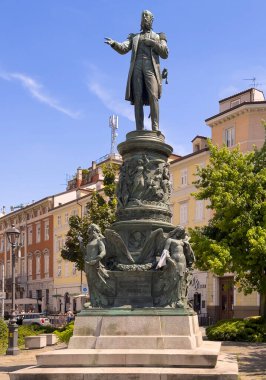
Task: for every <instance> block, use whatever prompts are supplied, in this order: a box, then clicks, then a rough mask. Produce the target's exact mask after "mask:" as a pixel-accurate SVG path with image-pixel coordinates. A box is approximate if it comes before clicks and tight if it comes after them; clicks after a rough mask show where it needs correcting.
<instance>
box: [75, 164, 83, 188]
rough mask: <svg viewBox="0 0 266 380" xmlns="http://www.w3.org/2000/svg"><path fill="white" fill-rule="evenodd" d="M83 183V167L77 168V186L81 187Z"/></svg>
mask: <svg viewBox="0 0 266 380" xmlns="http://www.w3.org/2000/svg"><path fill="white" fill-rule="evenodd" d="M81 183H82V169H81V167H78V168H77V177H76V186H77V187H80V186H81Z"/></svg>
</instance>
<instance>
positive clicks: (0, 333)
mask: <svg viewBox="0 0 266 380" xmlns="http://www.w3.org/2000/svg"><path fill="white" fill-rule="evenodd" d="M53 331H54V328H53V327H51V326H38V325H22V326H19V327H18V347H19V348H23V347H24V346H25V337H26V336H32V335H39V334H46V333H51V332H53ZM7 346H8V326H7V324H6V323H5V322H4V321H3V320H1V319H0V355H1V354H5V352H6V350H7Z"/></svg>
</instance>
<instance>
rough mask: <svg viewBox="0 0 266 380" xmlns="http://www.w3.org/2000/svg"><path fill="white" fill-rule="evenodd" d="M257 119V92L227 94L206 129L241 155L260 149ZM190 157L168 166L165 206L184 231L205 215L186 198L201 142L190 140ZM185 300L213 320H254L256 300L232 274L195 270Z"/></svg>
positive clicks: (201, 205) (263, 113)
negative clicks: (239, 287) (237, 148)
mask: <svg viewBox="0 0 266 380" xmlns="http://www.w3.org/2000/svg"><path fill="white" fill-rule="evenodd" d="M262 120H266V101H265V98H264V94H263V92H262V91H260V90H257V89H255V88H251V89H248V90H246V91H243V92H241V93H238V94H235V95H232V96H230V97H227V98H225V99H222V100H220V102H219V113H218V114H216V115H214V116H211V117H209V118H208V119H207V120H206V123H207V125H208V126H209V127H210V128H211V139H212V142H213V143H214V144H217V145H218V146H222V145H223V144H225V145H226V146H228V147H229V148H230V147H235V146H236V145H239V146H240V149H241V151H242V152H246V151H249V150H252V149H253V147H254V145H256V146H257V147H258V148H261V147H262V145H263V143H264V139H265V132H264V128H263V127H262ZM192 143H193V152H192V153H191V154H188V155H186V156H184V157H181V158H178V159H176V160H174V161H172V162H171V166H170V171H171V177H172V183H173V185H172V186H173V191H172V198H171V205H172V210H173V224H175V225H177V224H182V225H184V226H185V227H195V226H202V225H206V224H207V222H208V220H209V219H210V217H211V211H210V210H208V209H206V201H198V200H195V198H194V197H193V196H192V195H191V193H192V192H194V191H195V190H196V189H195V187H194V186H193V181H194V180H195V172H196V168H197V166H204V165H206V164H207V163H208V160H209V151H208V148H207V146H206V138H205V137H203V136H196V137H195V138H194V139H193V140H192ZM189 298H190V299H191V300H192V301H193V302H194V307H195V309H196V310H199V311H200V312H201V313H203V314H205V313H206V314H208V315H209V316H211V317H212V318H213V319H225V318H232V317H243V316H248V315H257V314H258V311H259V296H258V294H257V293H255V292H254V293H253V294H251V295H249V296H244V295H243V293H239V292H238V290H237V289H236V287H235V286H234V284H233V275H232V274H228V275H226V276H223V277H216V276H213V275H211V274H210V273H206V272H200V271H196V272H195V274H194V278H193V282H192V286H191V289H190V294H189Z"/></svg>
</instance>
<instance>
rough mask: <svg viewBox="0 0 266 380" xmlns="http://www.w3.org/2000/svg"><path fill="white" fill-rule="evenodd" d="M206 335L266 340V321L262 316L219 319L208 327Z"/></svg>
mask: <svg viewBox="0 0 266 380" xmlns="http://www.w3.org/2000/svg"><path fill="white" fill-rule="evenodd" d="M206 335H207V337H208V339H210V340H220V341H227V340H230V341H238V342H266V323H265V320H264V319H263V318H261V317H256V318H247V319H231V320H229V321H219V322H218V323H217V324H216V325H214V326H210V327H207V329H206Z"/></svg>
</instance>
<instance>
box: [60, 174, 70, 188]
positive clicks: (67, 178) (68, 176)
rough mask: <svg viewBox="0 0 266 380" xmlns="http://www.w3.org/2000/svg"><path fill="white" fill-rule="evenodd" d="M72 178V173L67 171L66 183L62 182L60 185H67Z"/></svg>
mask: <svg viewBox="0 0 266 380" xmlns="http://www.w3.org/2000/svg"><path fill="white" fill-rule="evenodd" d="M70 180H71V175H70V174H68V173H66V179H65V181H66V182H65V183H60V186H67V185H68V181H70Z"/></svg>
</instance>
